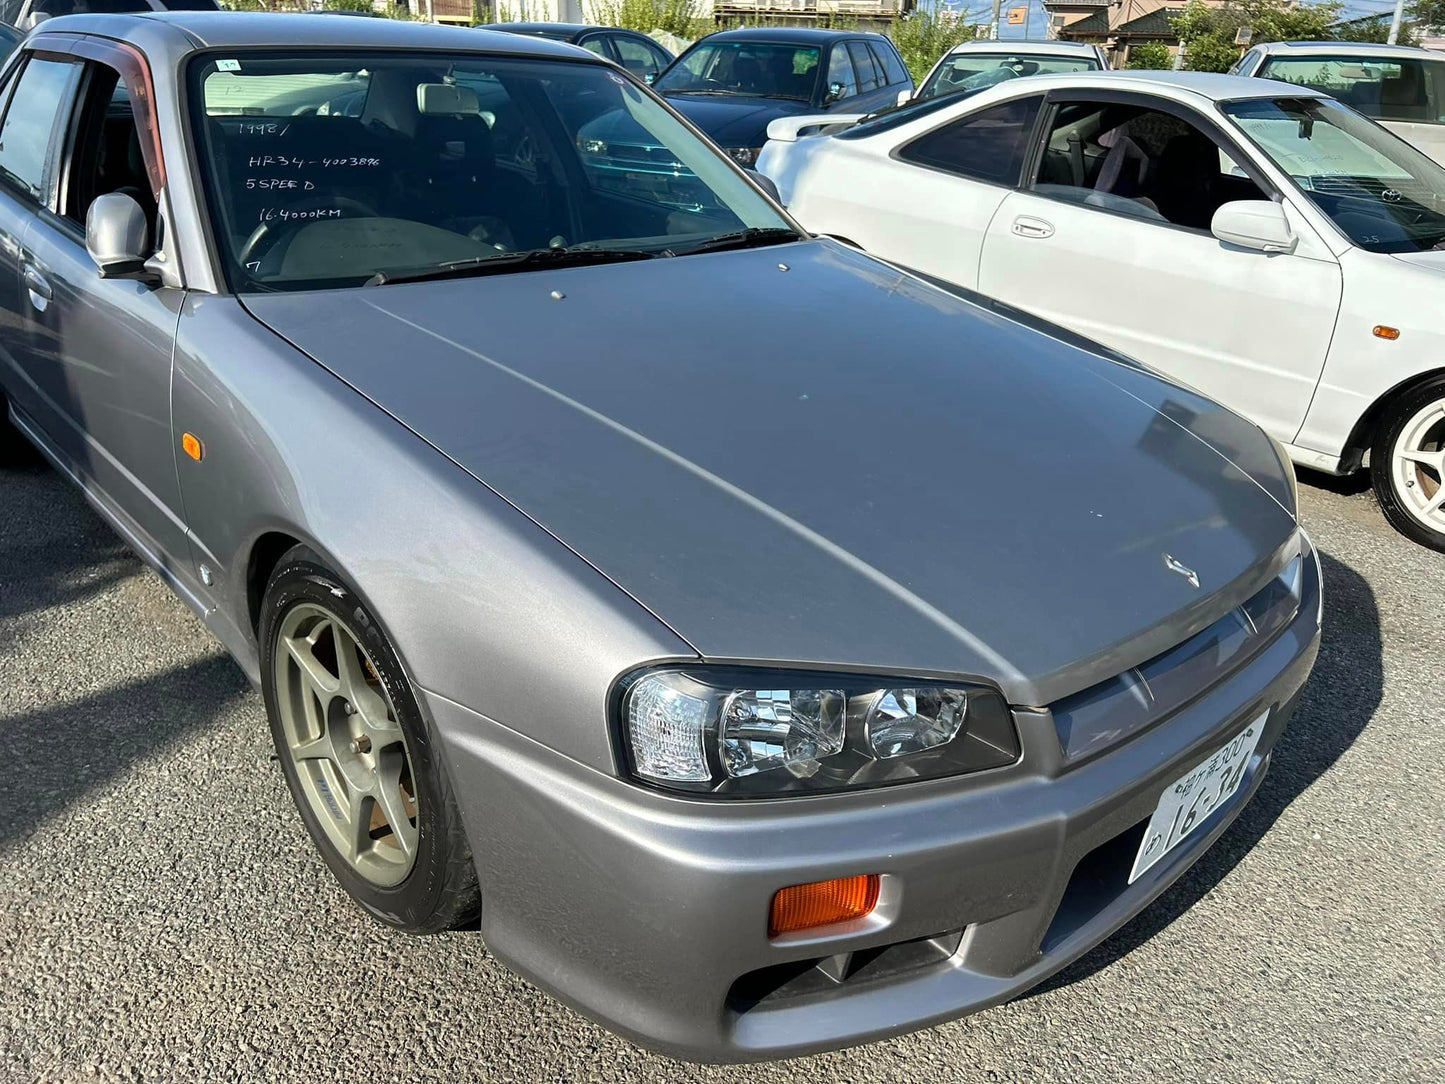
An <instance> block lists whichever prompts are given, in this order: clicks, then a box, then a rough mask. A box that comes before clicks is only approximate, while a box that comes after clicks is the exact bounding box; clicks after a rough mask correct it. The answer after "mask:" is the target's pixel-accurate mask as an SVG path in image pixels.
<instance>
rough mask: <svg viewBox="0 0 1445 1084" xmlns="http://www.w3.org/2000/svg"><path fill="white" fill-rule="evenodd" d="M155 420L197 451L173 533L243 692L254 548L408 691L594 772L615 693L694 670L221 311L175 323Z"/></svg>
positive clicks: (366, 413) (658, 634) (580, 574)
mask: <svg viewBox="0 0 1445 1084" xmlns="http://www.w3.org/2000/svg"><path fill="white" fill-rule="evenodd" d="M398 364H404V361H403V360H402V359H398ZM438 394H445V390H444V389H439V390H438ZM478 413H479V416H478V424H484V412H483V411H481V410H479V412H478ZM173 419H174V425H175V428H176V430H177V431H178V432H181V431H184V432H190V433H194V434H196V435H197V436H198V437H200V438H201V440H202V442H203V446H204V456H203V458H202V459H201V460H200V461H199V462H197V461H193V460H191V459H189V458H185V457H181V458H180V459H179V464H180V466H179V473H180V482H181V490H182V494H183V497H184V501H185V509H186V516H187V520H188V522H189V525H190V528H191V533H192V536H193V539H194V545H195V547H196V559H197V560H198V561H204V562H206V563H207V564H209V565H210V566H211V568H212V569H213V572H214V584H213V587H212V589H211V590H212V594H213V597H212V599H211V600H210V603H211V604H212V605H214V606H215V607H217V610H218V611H219V616H220V617H222V618H223V619H224V620H225V621H226V622H227V623H229V624H230V625H232V626H234V627H235V628H236V629H238V630H240V632H241V635H240V636H239V637H237V643H238V644H240V645H242V646H240V647H239V648H238V647H237V646H235V645H233V644H228V646H230V647H231V648H232V651H233V653H235V654H237V655H238V657H239V661H240V662H241V663H242V665H243V666H244V667H246V668H247V669H248V672H252V673H254V671H255V666H256V661H255V651H256V647H255V639H254V632H253V631H252V629H251V619H250V612H249V611H250V606H249V604H248V601H247V569H248V567H249V564H250V558H251V554H252V550H253V548H254V547H255V545H256V543H257V541H258V539H260V538H262V537H264V536H265V535H267V534H268V533H270V532H282V533H286V534H289V535H290V536H291V537H294V538H296V539H298V540H299V541H303V542H305V543H306V544H307V545H309V546H311V547H312V548H313V549H315V550H316V551H317V552H318V553H320V554H322V555H324V556H325V557H326V558H327V559H328V560H329V561H331V562H333V563H334V564H335V567H336V571H337V572H338V573H340V574H341V575H342V576H344V577H345V578H346V579H347V580H348V581H349V582H350V583H351V585H352V586H353V587H354V588H355V589H356V590H357V592H358V594H359V595H360V596H361V597H362V598H363V599H365V600H366V602H367V604H368V606H369V607H370V608H371V609H372V612H373V613H375V614H376V615H377V616H378V617H379V618H380V620H381V621H382V623H383V624H384V625H385V626H386V628H387V630H388V631H389V633H390V635H391V638H392V640H393V643H394V645H395V647H396V648H397V651H398V653H399V654H400V655H401V657H402V659H403V660H404V664H405V665H406V667H407V669H408V672H409V673H410V675H411V676H412V678H413V680H414V681H415V682H416V683H417V684H419V685H420V686H421V687H422V688H424V689H426V690H427V691H429V692H431V693H433V694H436V695H439V696H442V697H445V698H446V699H448V700H452V701H455V702H456V703H459V704H462V705H465V706H466V707H468V708H469V709H471V710H472V711H474V712H477V713H480V714H482V715H484V716H486V717H488V718H490V719H492V720H494V721H496V722H499V723H502V724H503V725H505V726H507V727H509V728H511V729H514V730H517V731H519V732H520V733H522V734H524V735H525V736H527V737H529V738H531V739H532V740H534V741H538V742H540V743H542V744H543V745H546V746H548V747H550V748H552V749H555V750H556V751H558V752H560V753H563V754H564V755H566V756H569V757H572V758H574V759H576V760H579V761H581V762H582V763H584V764H587V765H590V766H592V767H595V768H598V769H599V770H603V771H611V770H613V768H614V765H613V754H612V742H611V738H610V735H609V733H608V726H609V723H608V719H607V712H606V703H607V692H608V690H609V688H610V686H611V684H612V682H613V680H614V679H615V677H616V676H617V675H618V674H619V673H622V672H624V671H626V670H629V669H632V668H633V667H635V666H638V665H640V664H642V663H645V662H647V661H649V660H652V659H657V658H668V657H672V658H675V657H678V656H679V655H681V656H684V657H685V656H690V655H692V654H694V652H693V651H692V649H691V648H690V647H689V645H688V644H686V643H685V642H684V641H683V640H681V639H680V638H679V637H677V636H676V635H675V634H674V633H672V632H671V630H669V629H668V628H667V627H666V626H665V625H663V624H662V622H660V621H659V620H658V619H657V618H655V617H653V616H652V615H651V614H650V613H648V612H647V611H646V610H644V609H643V608H642V607H641V606H639V605H638V604H637V603H636V602H635V601H633V599H632V598H631V597H630V596H628V595H626V594H625V593H623V592H622V591H621V590H620V589H619V588H618V587H616V586H615V585H614V584H613V583H612V582H611V581H610V580H608V579H607V578H606V577H604V576H603V575H602V574H601V573H599V572H597V571H596V570H595V569H594V568H593V567H592V566H591V565H589V564H587V563H586V562H585V561H583V560H582V559H581V558H580V557H578V556H577V555H576V554H574V553H573V552H572V551H571V550H569V549H567V548H566V547H565V546H563V545H562V544H561V543H560V542H558V541H557V540H556V539H555V538H553V537H552V536H551V535H550V534H548V533H547V532H546V531H544V530H543V529H542V528H541V527H539V526H537V524H535V523H534V522H532V520H530V519H528V518H527V517H526V516H524V515H523V514H522V513H521V512H519V511H518V510H517V509H515V508H514V507H513V506H511V505H510V504H508V503H507V502H505V501H504V500H502V499H501V498H500V497H498V496H497V495H496V494H495V493H493V492H492V491H491V490H489V489H488V488H486V486H484V485H483V484H481V483H480V482H479V481H478V480H477V479H476V478H474V477H473V476H471V475H470V474H468V473H467V472H466V471H464V470H462V469H461V468H460V467H458V466H457V465H456V464H454V463H453V462H452V461H450V460H449V459H447V458H446V457H444V456H443V455H442V454H441V453H440V452H438V451H437V450H436V449H434V448H433V447H432V446H431V445H429V444H427V443H426V442H425V441H423V440H422V439H421V438H420V437H418V436H417V435H416V434H415V433H413V432H412V431H411V430H409V429H407V428H406V427H405V426H403V425H402V424H401V423H400V422H398V421H396V420H395V419H394V418H392V417H391V416H390V415H388V414H387V413H385V412H384V411H383V410H381V409H380V408H379V407H378V406H376V405H375V404H373V403H372V402H370V401H369V400H367V399H365V398H364V397H362V396H361V395H360V394H359V393H358V392H356V391H355V390H354V389H352V388H351V387H349V386H348V385H346V384H344V383H343V382H342V381H340V380H339V379H338V378H337V377H335V376H334V375H332V374H331V373H330V372H328V371H327V370H325V369H323V368H322V367H321V366H320V365H319V364H317V363H316V362H314V361H313V360H312V359H311V358H310V357H308V356H307V355H305V354H303V353H301V352H300V351H299V350H297V349H295V348H294V347H293V346H291V345H290V344H289V343H287V342H285V341H284V340H283V339H281V338H280V337H278V336H277V335H276V334H275V333H273V332H272V331H270V330H269V329H267V328H266V327H264V326H263V325H261V324H260V323H259V322H258V321H256V320H255V319H253V318H252V317H251V316H249V315H248V314H247V313H246V312H245V310H244V309H243V308H242V307H241V305H240V304H239V303H237V302H236V301H235V300H234V299H232V298H225V297H207V296H200V295H192V296H191V298H189V299H188V301H187V303H186V306H185V309H184V311H183V312H182V315H181V321H180V330H179V335H178V340H177V348H176V364H175V380H174V390H173ZM223 639H227V638H226V637H224V636H223Z"/></svg>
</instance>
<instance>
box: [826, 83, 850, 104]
mask: <svg viewBox="0 0 1445 1084" xmlns="http://www.w3.org/2000/svg"><path fill="white" fill-rule="evenodd" d="M847 89H848V88H847V87H846V86H844V85H843V84H842V83H829V84H828V96H827V97H826V98H824V99H823V104H824V105H831V104H832V103H834V102H836V101H838V99H840V98H842V97H843V92H844V91H845V90H847Z"/></svg>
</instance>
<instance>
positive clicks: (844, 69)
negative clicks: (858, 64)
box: [828, 45, 858, 102]
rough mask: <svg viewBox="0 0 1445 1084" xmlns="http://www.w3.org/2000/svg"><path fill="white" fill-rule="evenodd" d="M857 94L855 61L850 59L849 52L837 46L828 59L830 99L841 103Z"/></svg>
mask: <svg viewBox="0 0 1445 1084" xmlns="http://www.w3.org/2000/svg"><path fill="white" fill-rule="evenodd" d="M857 93H858V77H857V76H856V75H854V74H853V61H851V60H849V59H848V50H847V49H845V48H843V46H841V45H835V46H833V52H832V54H831V55H830V56H829V57H828V97H829V99H830V100H831V101H835V102H839V101H842V100H843V99H844V98H851V97H853V95H855V94H857Z"/></svg>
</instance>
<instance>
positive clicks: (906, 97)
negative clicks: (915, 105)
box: [898, 90, 913, 105]
mask: <svg viewBox="0 0 1445 1084" xmlns="http://www.w3.org/2000/svg"><path fill="white" fill-rule="evenodd" d="M912 100H913V91H911V90H900V91H899V92H898V104H899V105H907V104H908V103H909V102H911V101H912Z"/></svg>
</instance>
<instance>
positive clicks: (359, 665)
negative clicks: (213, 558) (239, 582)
mask: <svg viewBox="0 0 1445 1084" xmlns="http://www.w3.org/2000/svg"><path fill="white" fill-rule="evenodd" d="M259 634H260V641H261V684H262V691H263V692H264V693H265V697H266V711H267V714H268V715H269V717H270V720H271V734H272V737H273V738H274V739H275V742H276V751H277V754H278V757H279V759H280V761H281V768H282V771H283V772H284V773H285V775H286V782H287V785H288V786H290V788H291V794H292V796H293V797H294V798H295V800H296V807H297V809H299V810H300V812H301V819H302V820H303V821H304V822H305V824H306V828H307V830H308V831H309V832H310V833H311V838H312V840H313V841H314V842H315V844H316V846H317V849H318V850H319V851H320V852H321V856H322V857H323V858H324V859H325V860H326V864H327V865H328V866H329V867H330V868H331V872H332V873H333V874H335V876H336V879H337V880H338V881H340V882H341V885H342V887H343V888H345V889H346V891H347V892H349V893H350V894H351V896H352V897H353V898H354V899H355V900H356V901H357V902H358V903H360V904H361V905H362V906H363V907H365V908H366V909H367V910H368V911H370V912H371V913H372V914H373V915H375V916H376V917H377V918H379V919H380V920H381V921H383V922H386V923H388V924H389V925H392V926H396V927H399V928H401V929H404V930H410V931H412V932H415V933H426V932H430V931H434V930H441V929H446V928H448V927H451V926H455V925H458V924H460V923H463V922H466V921H468V920H469V919H471V918H472V917H473V916H475V914H476V913H477V910H478V908H479V906H480V897H479V893H478V888H477V875H476V869H475V866H474V865H473V862H472V856H471V850H470V848H469V846H468V843H467V836H466V832H465V830H464V829H463V826H462V822H461V815H460V813H459V812H458V808H457V803H456V799H455V797H454V796H453V794H452V790H451V784H450V781H449V780H448V778H447V774H446V771H445V770H444V768H443V767H442V764H441V761H440V757H439V756H438V754H437V750H436V742H435V740H434V738H433V736H432V734H431V732H430V727H429V725H428V723H427V721H426V719H425V718H424V717H423V715H422V713H421V709H420V707H419V705H418V703H417V698H416V695H415V693H414V692H413V691H412V688H411V685H410V683H409V682H408V680H407V677H406V673H405V670H404V669H403V667H402V665H401V660H400V659H399V658H398V657H397V654H396V650H395V648H394V647H393V646H392V644H391V641H390V640H389V639H388V637H387V635H386V633H385V631H384V629H383V628H382V626H381V624H380V622H378V621H377V620H376V618H375V617H374V616H373V615H372V614H371V612H370V611H369V609H368V608H367V607H366V605H365V604H364V603H363V602H362V601H361V600H360V599H359V598H358V597H357V595H356V593H355V592H354V591H353V590H352V588H351V587H350V586H349V585H348V584H347V583H346V582H345V581H344V580H343V579H342V578H341V576H339V575H338V574H337V573H336V572H335V571H333V570H332V569H331V568H329V567H328V566H327V565H326V564H325V563H324V562H323V561H322V560H321V558H320V557H318V556H317V555H316V554H315V553H313V552H312V551H311V550H308V549H306V548H305V547H303V546H297V547H296V548H295V549H293V550H291V551H290V552H289V553H287V554H286V555H285V556H283V557H282V558H281V561H280V563H279V564H277V566H276V569H275V571H274V572H273V573H272V574H271V577H270V582H269V583H268V584H267V587H266V593H265V597H264V599H263V602H262V606H261V622H260V629H259Z"/></svg>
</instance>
